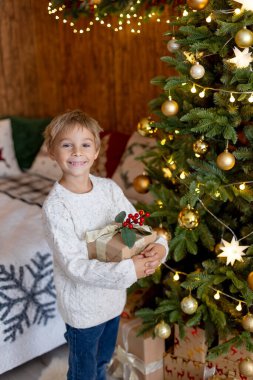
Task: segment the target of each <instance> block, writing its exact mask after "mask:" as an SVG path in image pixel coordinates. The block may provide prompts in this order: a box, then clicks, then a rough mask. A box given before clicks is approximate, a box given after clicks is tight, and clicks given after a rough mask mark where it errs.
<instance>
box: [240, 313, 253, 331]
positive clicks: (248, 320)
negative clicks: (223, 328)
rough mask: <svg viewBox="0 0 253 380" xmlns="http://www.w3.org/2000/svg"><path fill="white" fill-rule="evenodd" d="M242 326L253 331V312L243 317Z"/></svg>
mask: <svg viewBox="0 0 253 380" xmlns="http://www.w3.org/2000/svg"><path fill="white" fill-rule="evenodd" d="M242 327H243V328H244V330H246V331H249V332H253V314H251V313H248V314H246V315H244V317H243V318H242Z"/></svg>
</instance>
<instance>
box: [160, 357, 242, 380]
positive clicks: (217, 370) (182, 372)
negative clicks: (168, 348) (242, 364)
mask: <svg viewBox="0 0 253 380" xmlns="http://www.w3.org/2000/svg"><path fill="white" fill-rule="evenodd" d="M176 379H180V380H211V379H215V380H218V379H234V380H236V379H238V380H239V379H240V380H241V379H242V377H241V376H240V375H239V371H238V363H235V362H231V361H230V360H224V359H220V358H218V359H216V360H213V361H210V362H206V363H200V362H196V361H193V360H187V359H184V358H181V357H177V356H174V355H171V354H167V355H166V356H165V357H164V380H176ZM243 380H249V379H247V378H246V377H243Z"/></svg>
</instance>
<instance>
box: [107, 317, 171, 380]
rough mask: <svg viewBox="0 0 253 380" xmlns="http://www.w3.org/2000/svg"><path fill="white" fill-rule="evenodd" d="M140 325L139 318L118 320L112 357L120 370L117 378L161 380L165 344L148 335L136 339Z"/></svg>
mask: <svg viewBox="0 0 253 380" xmlns="http://www.w3.org/2000/svg"><path fill="white" fill-rule="evenodd" d="M141 324H142V321H141V319H139V318H133V319H122V318H121V320H120V326H119V333H118V338H117V347H116V350H115V355H114V361H115V363H116V366H117V363H118V367H120V370H121V374H119V378H120V379H123V380H163V356H164V351H165V342H164V340H163V339H161V338H155V339H153V338H152V336H151V334H150V333H146V334H144V335H141V336H138V337H137V336H136V335H137V333H138V331H139V329H140V327H141ZM118 370H119V368H118ZM116 372H117V371H116ZM118 372H120V371H118Z"/></svg>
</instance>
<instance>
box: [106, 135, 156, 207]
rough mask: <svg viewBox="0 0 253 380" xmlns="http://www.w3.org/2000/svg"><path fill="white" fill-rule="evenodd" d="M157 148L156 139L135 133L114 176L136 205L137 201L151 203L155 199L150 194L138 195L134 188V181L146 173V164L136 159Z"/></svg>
mask: <svg viewBox="0 0 253 380" xmlns="http://www.w3.org/2000/svg"><path fill="white" fill-rule="evenodd" d="M155 146H156V140H155V138H151V137H143V136H141V135H140V134H139V133H138V132H134V133H133V134H132V135H131V137H130V139H129V140H128V143H127V146H126V148H125V151H124V154H123V156H122V157H121V160H120V164H119V165H118V167H117V169H116V170H115V172H114V174H113V176H112V179H113V180H114V181H115V182H116V183H117V184H118V185H119V186H120V187H121V189H122V190H123V192H124V194H125V196H126V197H127V198H128V199H130V200H131V201H132V202H134V203H135V202H136V201H137V202H143V203H150V202H152V201H153V199H154V198H153V196H152V195H151V194H150V193H149V192H148V193H147V194H141V193H138V192H137V191H136V190H135V189H134V187H133V180H134V179H135V177H137V176H138V175H140V174H143V172H144V171H145V166H144V164H143V163H142V162H141V161H139V160H136V158H137V157H138V156H141V155H143V154H144V152H146V151H147V150H150V149H154V147H155Z"/></svg>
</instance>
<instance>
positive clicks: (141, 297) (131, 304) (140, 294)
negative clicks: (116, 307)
mask: <svg viewBox="0 0 253 380" xmlns="http://www.w3.org/2000/svg"><path fill="white" fill-rule="evenodd" d="M148 290H149V289H147V288H140V289H136V290H134V291H133V292H132V293H131V294H129V295H128V296H127V302H126V305H125V307H124V310H123V312H122V314H121V317H122V318H128V319H129V318H133V317H134V313H135V311H136V310H138V309H140V308H141V307H142V306H143V304H144V302H145V294H146V293H147V292H148Z"/></svg>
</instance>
